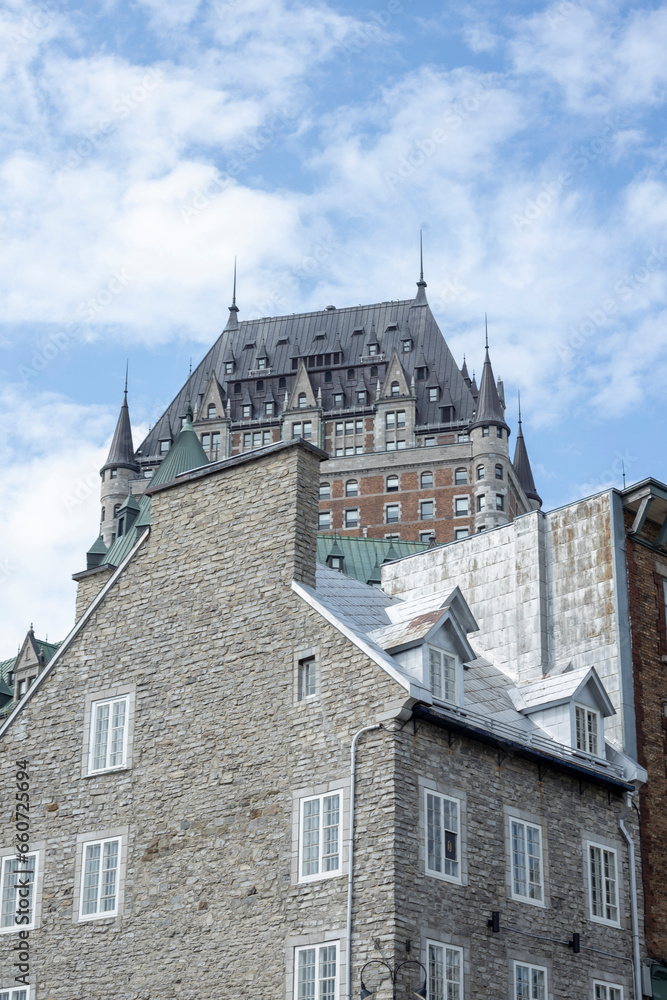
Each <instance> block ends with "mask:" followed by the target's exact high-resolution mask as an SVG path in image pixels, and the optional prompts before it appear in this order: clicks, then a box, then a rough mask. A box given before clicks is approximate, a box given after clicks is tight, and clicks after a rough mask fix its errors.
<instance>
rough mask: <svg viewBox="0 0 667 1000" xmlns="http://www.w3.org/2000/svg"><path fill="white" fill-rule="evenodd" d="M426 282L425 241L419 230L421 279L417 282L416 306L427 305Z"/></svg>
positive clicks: (414, 303)
mask: <svg viewBox="0 0 667 1000" xmlns="http://www.w3.org/2000/svg"><path fill="white" fill-rule="evenodd" d="M425 288H426V282H425V281H424V243H423V239H422V231H421V229H420V230H419V281H418V282H417V294H416V295H415V298H414V302H413V303H412V304H413V305H414V306H425V305H427V302H426V292H425V291H424V289H425Z"/></svg>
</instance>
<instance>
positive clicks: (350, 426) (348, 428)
mask: <svg viewBox="0 0 667 1000" xmlns="http://www.w3.org/2000/svg"><path fill="white" fill-rule="evenodd" d="M345 433H346V434H354V420H346V421H345Z"/></svg>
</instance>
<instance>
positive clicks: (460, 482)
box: [454, 469, 468, 486]
mask: <svg viewBox="0 0 667 1000" xmlns="http://www.w3.org/2000/svg"><path fill="white" fill-rule="evenodd" d="M467 482H468V470H467V469H457V470H456V472H455V473H454V483H455V485H456V486H465V484H466V483H467Z"/></svg>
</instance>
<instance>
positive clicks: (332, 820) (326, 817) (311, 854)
mask: <svg viewBox="0 0 667 1000" xmlns="http://www.w3.org/2000/svg"><path fill="white" fill-rule="evenodd" d="M342 817H343V792H342V789H338V790H336V791H332V792H326V793H325V794H324V795H313V796H309V797H308V798H304V799H301V804H300V817H299V881H300V882H306V881H311V880H314V879H322V878H331V877H332V876H334V875H340V874H341V871H342V834H343V830H342Z"/></svg>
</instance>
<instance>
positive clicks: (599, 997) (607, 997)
mask: <svg viewBox="0 0 667 1000" xmlns="http://www.w3.org/2000/svg"><path fill="white" fill-rule="evenodd" d="M593 988H594V990H595V995H594V1000H623V987H622V986H616V985H612V984H611V983H601V982H598V981H596V982H594V983H593Z"/></svg>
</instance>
